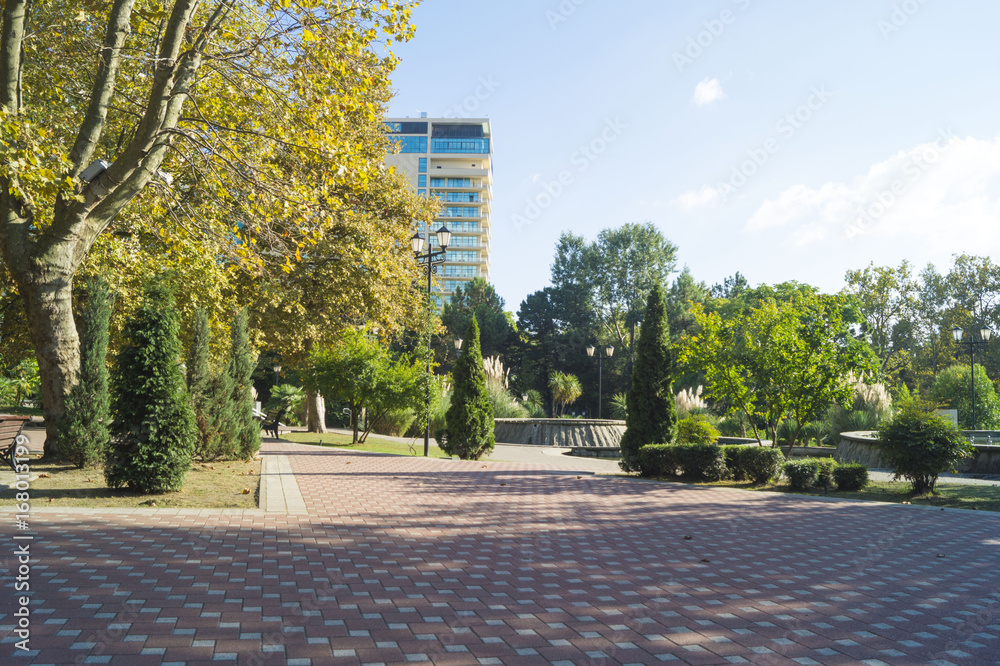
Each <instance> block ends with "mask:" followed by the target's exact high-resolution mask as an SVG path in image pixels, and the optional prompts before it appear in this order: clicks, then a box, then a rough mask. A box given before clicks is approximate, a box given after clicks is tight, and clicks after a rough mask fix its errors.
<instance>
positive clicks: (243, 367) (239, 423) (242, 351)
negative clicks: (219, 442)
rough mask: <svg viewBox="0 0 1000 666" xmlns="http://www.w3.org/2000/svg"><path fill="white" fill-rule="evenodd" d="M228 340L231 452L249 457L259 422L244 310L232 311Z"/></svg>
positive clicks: (257, 436)
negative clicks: (230, 390)
mask: <svg viewBox="0 0 1000 666" xmlns="http://www.w3.org/2000/svg"><path fill="white" fill-rule="evenodd" d="M231 333H232V340H231V344H230V347H229V361H228V363H227V364H226V374H227V375H229V377H230V379H231V380H232V386H233V390H232V392H231V394H230V395H231V396H232V399H231V402H232V407H231V409H232V414H233V425H232V428H233V429H232V432H233V436H234V444H235V447H234V450H235V454H236V456H237V457H238V458H240V459H241V460H249V459H251V458H253V457H254V456H255V455H257V451H259V450H260V423H259V422H258V421H257V419H256V418H255V417H254V415H253V383H252V380H251V375H252V374H253V370H254V368H255V367H256V366H257V361H256V359H255V358H254V354H253V349H251V348H250V336H249V334H248V332H247V313H246V311H245V310H241V311H240V312H238V313H237V314H236V318H235V319H234V320H233V325H232V328H231Z"/></svg>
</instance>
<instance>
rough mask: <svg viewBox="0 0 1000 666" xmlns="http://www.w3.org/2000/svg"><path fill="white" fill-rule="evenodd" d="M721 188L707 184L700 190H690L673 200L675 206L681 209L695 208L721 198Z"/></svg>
mask: <svg viewBox="0 0 1000 666" xmlns="http://www.w3.org/2000/svg"><path fill="white" fill-rule="evenodd" d="M719 196H720V193H719V190H717V189H716V188H714V187H709V186H708V185H705V186H704V187H702V188H701V189H700V190H688V191H687V192H684V193H683V194H681V195H679V196H677V197H675V198H674V199H673V200H671V202H670V203H672V204H673V205H674V206H677V207H678V208H680V209H681V210H694V209H695V208H701V207H702V206H707V205H708V204H711V203H715V202H716V201H718V200H719Z"/></svg>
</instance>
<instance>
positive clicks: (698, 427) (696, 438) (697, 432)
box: [677, 414, 719, 444]
mask: <svg viewBox="0 0 1000 666" xmlns="http://www.w3.org/2000/svg"><path fill="white" fill-rule="evenodd" d="M717 439H719V431H718V430H716V428H715V426H714V425H712V422H711V421H710V420H709V418H708V417H707V416H705V415H704V414H693V415H691V416H688V417H686V418H683V419H681V420H680V421H678V422H677V441H678V442H680V443H681V444H713V443H715V441H716V440H717Z"/></svg>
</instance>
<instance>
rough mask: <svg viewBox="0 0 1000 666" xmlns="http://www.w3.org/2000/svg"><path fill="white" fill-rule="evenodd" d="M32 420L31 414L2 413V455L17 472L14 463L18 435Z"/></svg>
mask: <svg viewBox="0 0 1000 666" xmlns="http://www.w3.org/2000/svg"><path fill="white" fill-rule="evenodd" d="M30 420H31V417H30V416H15V415H13V414H0V456H2V457H3V459H4V460H5V461H6V462H7V464H8V465H10V468H11V469H12V470H14V471H15V472H16V471H17V467H16V466H15V463H14V458H16V457H17V456H16V450H17V437H18V435H20V434H21V429H22V428H24V424H25V423H27V422H28V421H30Z"/></svg>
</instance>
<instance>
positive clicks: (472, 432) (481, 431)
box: [439, 317, 494, 460]
mask: <svg viewBox="0 0 1000 666" xmlns="http://www.w3.org/2000/svg"><path fill="white" fill-rule="evenodd" d="M464 340H465V344H464V345H463V346H462V355H461V356H459V358H458V362H457V363H456V364H455V371H454V373H452V379H453V381H454V388H453V389H452V396H451V406H450V407H449V408H448V415H447V421H448V428H447V432H446V436H445V440H444V441H443V442H439V446H440V447H441V449H442V450H443V451H444V452H445V453H448V454H449V455H453V456H455V455H457V456H458V457H460V458H461V459H462V460H479V459H480V458H482V457H483V456H484V455H488V454H489V453H491V452H492V451H493V444H494V441H493V409H492V407H491V406H490V400H489V396H488V395H487V392H486V372H485V370H484V369H483V355H482V353H481V352H480V351H479V324H478V323H477V322H476V318H475V317H473V318H472V321H471V322H470V323H469V328H468V329H467V330H466V331H465V336H464Z"/></svg>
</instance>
